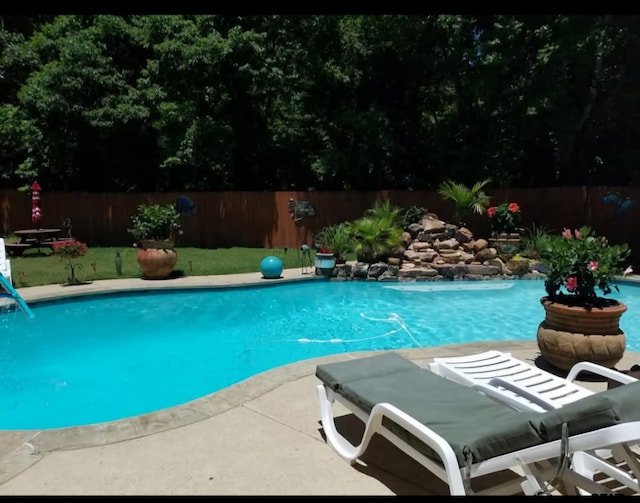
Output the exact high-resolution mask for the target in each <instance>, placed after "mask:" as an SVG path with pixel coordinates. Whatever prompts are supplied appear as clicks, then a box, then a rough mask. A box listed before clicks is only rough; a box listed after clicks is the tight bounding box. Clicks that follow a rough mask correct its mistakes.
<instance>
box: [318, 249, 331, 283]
mask: <svg viewBox="0 0 640 503" xmlns="http://www.w3.org/2000/svg"><path fill="white" fill-rule="evenodd" d="M314 265H315V267H316V274H321V275H322V276H325V277H327V278H328V277H330V276H331V275H332V274H333V269H334V268H335V266H336V257H335V255H334V254H333V253H319V252H318V253H316V257H315V260H314Z"/></svg>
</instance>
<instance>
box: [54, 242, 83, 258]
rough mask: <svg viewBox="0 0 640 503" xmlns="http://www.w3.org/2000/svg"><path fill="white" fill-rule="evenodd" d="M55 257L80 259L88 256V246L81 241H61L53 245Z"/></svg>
mask: <svg viewBox="0 0 640 503" xmlns="http://www.w3.org/2000/svg"><path fill="white" fill-rule="evenodd" d="M51 248H52V250H53V254H54V255H59V256H60V257H62V258H78V257H82V256H83V255H86V253H87V249H88V248H87V245H86V244H85V243H82V242H80V241H59V242H57V243H56V242H53V243H52V244H51Z"/></svg>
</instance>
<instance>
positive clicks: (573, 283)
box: [564, 276, 578, 292]
mask: <svg viewBox="0 0 640 503" xmlns="http://www.w3.org/2000/svg"><path fill="white" fill-rule="evenodd" d="M564 286H565V288H566V289H567V290H568V291H569V292H573V291H574V290H575V289H576V288H578V280H577V279H576V277H575V276H569V277H568V278H567V282H566V283H565V285H564Z"/></svg>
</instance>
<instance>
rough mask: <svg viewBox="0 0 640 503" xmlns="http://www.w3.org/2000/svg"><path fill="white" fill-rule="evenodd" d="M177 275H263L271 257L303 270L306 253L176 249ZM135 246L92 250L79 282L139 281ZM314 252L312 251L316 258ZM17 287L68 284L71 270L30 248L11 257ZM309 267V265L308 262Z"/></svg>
mask: <svg viewBox="0 0 640 503" xmlns="http://www.w3.org/2000/svg"><path fill="white" fill-rule="evenodd" d="M176 250H177V252H178V262H177V264H176V266H175V268H174V272H175V273H176V274H177V275H185V276H204V275H216V274H233V273H243V272H259V271H260V261H261V260H262V259H263V258H265V257H266V256H268V255H274V256H276V257H279V258H280V259H282V261H283V263H284V267H285V269H289V268H296V267H301V266H302V264H301V259H302V254H301V253H299V252H298V250H297V249H290V250H288V251H287V252H286V253H285V251H284V249H265V248H216V249H205V248H181V247H177V248H176ZM116 252H120V256H121V257H122V271H121V272H122V273H121V274H120V275H119V274H118V273H117V271H116ZM136 255H137V250H136V249H135V248H133V247H109V248H97V247H96V248H89V250H88V252H87V254H86V255H85V256H84V257H81V258H79V259H76V260H75V261H74V264H78V266H77V267H76V268H75V269H76V277H77V278H78V279H79V280H100V279H114V278H139V277H141V276H142V273H141V271H140V268H139V266H138V262H137V259H136ZM313 255H314V252H313V251H312V252H311V258H312V259H313ZM9 258H10V259H11V271H12V274H11V275H12V279H13V284H14V286H15V287H16V288H23V287H29V286H37V285H49V284H55V283H63V282H64V281H66V279H67V277H68V275H69V271H68V270H67V269H65V262H62V261H61V260H60V258H59V257H56V256H52V255H51V250H50V249H49V248H41V249H40V252H39V253H38V250H37V249H29V250H26V251H25V252H24V255H23V256H22V257H9ZM307 265H308V262H307Z"/></svg>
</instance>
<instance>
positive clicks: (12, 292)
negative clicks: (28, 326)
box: [0, 274, 36, 320]
mask: <svg viewBox="0 0 640 503" xmlns="http://www.w3.org/2000/svg"><path fill="white" fill-rule="evenodd" d="M0 284H1V285H2V286H3V287H4V289H5V290H6V293H0V296H1V297H9V298H12V299H13V300H15V301H16V302H17V304H18V305H19V306H20V308H21V309H22V311H23V312H24V314H26V315H27V317H28V318H29V319H30V320H32V319H33V318H35V317H36V315H35V314H33V311H32V310H31V308H30V307H29V306H28V305H27V303H26V302H25V301H24V299H23V298H22V297H21V296H20V294H19V293H18V291H17V290H16V289H15V288H13V285H12V284H11V283H10V282H9V280H8V279H7V278H6V277H5V276H4V274H0Z"/></svg>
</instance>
